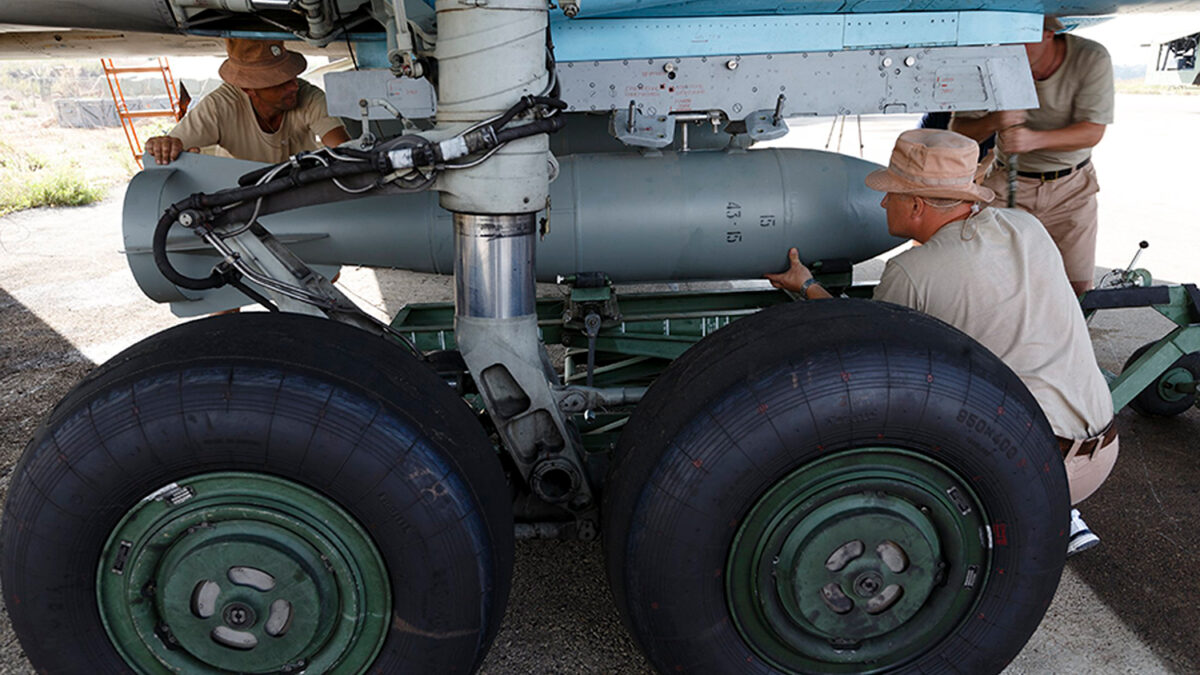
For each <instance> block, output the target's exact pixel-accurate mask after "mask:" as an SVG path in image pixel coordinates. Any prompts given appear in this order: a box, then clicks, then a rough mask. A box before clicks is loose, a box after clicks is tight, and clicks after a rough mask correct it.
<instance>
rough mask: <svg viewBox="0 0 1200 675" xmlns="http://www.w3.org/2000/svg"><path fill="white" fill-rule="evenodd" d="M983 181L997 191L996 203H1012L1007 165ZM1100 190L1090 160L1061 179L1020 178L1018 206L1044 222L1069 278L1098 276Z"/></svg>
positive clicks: (1080, 279)
mask: <svg viewBox="0 0 1200 675" xmlns="http://www.w3.org/2000/svg"><path fill="white" fill-rule="evenodd" d="M1018 168H1019V160H1018ZM983 184H984V185H986V186H987V187H989V188H991V189H992V191H993V192H995V193H996V201H994V202H992V205H993V206H1004V205H1006V204H1007V203H1008V172H1007V171H1006V170H1005V169H1004V168H1003V167H1001V166H999V165H996V166H995V168H994V169H993V170H992V173H991V175H990V176H988V177H987V178H986V179H985V180H984V181H983ZM1099 191H1100V184H1099V183H1098V182H1097V181H1096V169H1095V167H1094V166H1093V165H1092V164H1090V163H1089V164H1088V165H1087V166H1085V167H1083V168H1082V169H1078V170H1076V171H1072V172H1071V175H1069V176H1067V177H1065V178H1059V179H1058V180H1051V181H1045V182H1043V181H1041V180H1039V179H1037V178H1025V177H1018V178H1017V206H1019V207H1021V208H1023V209H1025V210H1026V211H1028V212H1030V213H1032V214H1033V215H1034V216H1035V217H1037V219H1038V220H1040V221H1042V225H1044V226H1045V227H1046V231H1047V232H1049V233H1050V238H1051V239H1053V240H1054V243H1055V245H1057V246H1058V251H1059V253H1061V254H1062V258H1063V265H1064V266H1065V267H1066V269H1067V280H1068V281H1086V282H1091V281H1092V279H1093V277H1094V276H1095V273H1096V229H1097V204H1096V193H1097V192H1099Z"/></svg>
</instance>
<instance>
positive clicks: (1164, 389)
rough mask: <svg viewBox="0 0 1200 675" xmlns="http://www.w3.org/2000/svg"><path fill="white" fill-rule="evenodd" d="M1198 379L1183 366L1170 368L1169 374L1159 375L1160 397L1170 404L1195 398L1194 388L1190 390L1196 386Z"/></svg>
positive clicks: (1158, 387)
mask: <svg viewBox="0 0 1200 675" xmlns="http://www.w3.org/2000/svg"><path fill="white" fill-rule="evenodd" d="M1195 382H1196V377H1195V376H1194V375H1192V371H1190V370H1188V369H1187V368H1184V367H1182V366H1180V367H1175V368H1170V369H1168V370H1167V372H1165V373H1163V374H1162V375H1159V377H1158V382H1156V383H1155V384H1156V385H1157V389H1158V397H1159V398H1161V399H1162V400H1164V401H1167V402H1169V403H1178V402H1179V401H1182V400H1184V399H1187V398H1192V397H1194V396H1195V395H1196V394H1195V390H1194V388H1189V387H1190V385H1194V384H1195Z"/></svg>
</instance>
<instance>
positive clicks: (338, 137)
mask: <svg viewBox="0 0 1200 675" xmlns="http://www.w3.org/2000/svg"><path fill="white" fill-rule="evenodd" d="M349 140H350V134H347V133H346V127H335V128H333V129H331V130H329V131H327V132H325V135H324V136H322V137H321V144H322V145H324V146H325V147H327V148H336V147H337V146H339V145H341V144H342V143H345V142H347V141H349Z"/></svg>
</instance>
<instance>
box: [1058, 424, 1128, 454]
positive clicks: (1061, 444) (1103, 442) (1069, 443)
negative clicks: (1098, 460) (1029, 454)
mask: <svg viewBox="0 0 1200 675" xmlns="http://www.w3.org/2000/svg"><path fill="white" fill-rule="evenodd" d="M1116 422H1117V421H1116V419H1113V420H1112V421H1111V422H1109V423H1108V426H1106V427H1104V430H1103V431H1101V432H1100V433H1099V434H1098V435H1097V436H1095V437H1093V438H1089V439H1087V440H1086V441H1083V442H1082V443H1081V444H1080V446H1079V452H1077V453H1075V456H1076V457H1091V456H1092V455H1093V454H1095V452H1096V451H1097V450H1100V449H1102V448H1106V447H1108V444H1109V443H1112V442H1113V439H1114V438H1116V437H1117V424H1116ZM1055 438H1057V439H1058V448H1059V449H1060V450H1062V454H1063V459H1066V458H1067V455H1069V454H1071V448H1073V447H1075V439H1073V438H1063V437H1062V436H1055Z"/></svg>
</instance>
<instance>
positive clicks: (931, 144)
mask: <svg viewBox="0 0 1200 675" xmlns="http://www.w3.org/2000/svg"><path fill="white" fill-rule="evenodd" d="M978 159H979V144H977V143H976V142H975V141H973V140H971V139H969V138H967V137H966V136H963V135H962V134H958V133H955V132H953V131H946V130H943V129H911V130H909V131H906V132H904V133H902V134H900V137H899V138H897V139H896V147H895V148H893V149H892V159H891V161H890V162H888V168H886V169H879V170H877V171H872V172H871V173H870V174H868V175H867V181H866V182H867V187H869V188H871V189H872V190H878V191H880V192H894V193H897V194H907V195H916V196H918V197H930V198H933V199H962V200H965V201H969V202H990V201H992V200H993V199H995V198H996V193H994V192H992V191H991V190H989V189H988V188H985V187H983V186H981V185H977V184H976V183H975V181H976V180H978V179H979V178H981V177H982V174H983V170H982V169H981V168H980V167H979V162H978Z"/></svg>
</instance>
